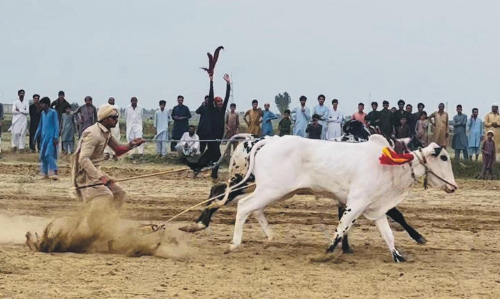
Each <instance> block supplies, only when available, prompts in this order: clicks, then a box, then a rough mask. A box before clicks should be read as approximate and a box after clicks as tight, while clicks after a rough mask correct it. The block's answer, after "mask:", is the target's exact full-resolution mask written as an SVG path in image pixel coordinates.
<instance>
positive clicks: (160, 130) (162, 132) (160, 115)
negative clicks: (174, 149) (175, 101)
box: [154, 100, 170, 156]
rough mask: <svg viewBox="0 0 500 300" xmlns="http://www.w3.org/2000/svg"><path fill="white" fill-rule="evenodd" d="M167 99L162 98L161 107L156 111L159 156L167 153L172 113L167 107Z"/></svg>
mask: <svg viewBox="0 0 500 300" xmlns="http://www.w3.org/2000/svg"><path fill="white" fill-rule="evenodd" d="M166 105H167V101H165V100H160V109H158V110H157V111H156V112H155V117H154V126H155V128H156V136H155V137H154V140H155V141H156V154H158V155H159V156H166V155H167V140H168V124H169V123H170V114H169V113H168V111H167V110H166V109H165V106H166Z"/></svg>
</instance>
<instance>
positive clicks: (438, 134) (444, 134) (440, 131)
mask: <svg viewBox="0 0 500 300" xmlns="http://www.w3.org/2000/svg"><path fill="white" fill-rule="evenodd" d="M429 121H430V122H431V124H432V125H433V126H434V133H433V134H432V141H433V142H435V143H436V144H438V145H439V146H441V147H443V148H446V146H447V145H448V136H449V128H448V113H447V112H445V111H444V104H443V103H439V106H438V111H436V112H433V113H432V114H431V115H430V116H429Z"/></svg>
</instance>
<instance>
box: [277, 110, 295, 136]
mask: <svg viewBox="0 0 500 300" xmlns="http://www.w3.org/2000/svg"><path fill="white" fill-rule="evenodd" d="M283 113H284V114H285V115H284V116H283V119H281V120H280V123H279V125H278V133H279V136H284V135H289V134H290V133H291V130H290V127H292V120H290V110H289V109H285V111H284V112H283Z"/></svg>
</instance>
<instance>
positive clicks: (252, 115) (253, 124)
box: [243, 99, 262, 136]
mask: <svg viewBox="0 0 500 300" xmlns="http://www.w3.org/2000/svg"><path fill="white" fill-rule="evenodd" d="M247 116H248V119H247ZM243 121H245V123H246V124H247V133H250V134H254V135H258V136H261V134H262V129H261V128H260V124H261V123H262V109H260V108H259V101H257V99H254V100H252V108H251V109H249V110H247V112H246V113H245V116H243Z"/></svg>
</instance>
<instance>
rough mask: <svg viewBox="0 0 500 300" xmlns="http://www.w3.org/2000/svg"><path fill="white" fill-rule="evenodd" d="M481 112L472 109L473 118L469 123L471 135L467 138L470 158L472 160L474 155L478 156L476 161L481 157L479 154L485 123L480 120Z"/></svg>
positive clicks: (468, 127)
mask: <svg viewBox="0 0 500 300" xmlns="http://www.w3.org/2000/svg"><path fill="white" fill-rule="evenodd" d="M478 114H479V110H478V109H477V108H473V109H472V116H471V117H470V119H469V122H468V123H467V129H468V131H469V135H468V136H467V141H468V145H467V146H468V148H469V151H468V154H469V156H470V159H471V160H472V157H473V156H474V154H475V155H476V160H477V158H478V156H479V153H480V152H481V148H480V145H481V141H482V140H483V135H484V131H483V121H482V120H481V119H480V118H478V116H477V115H478Z"/></svg>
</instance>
